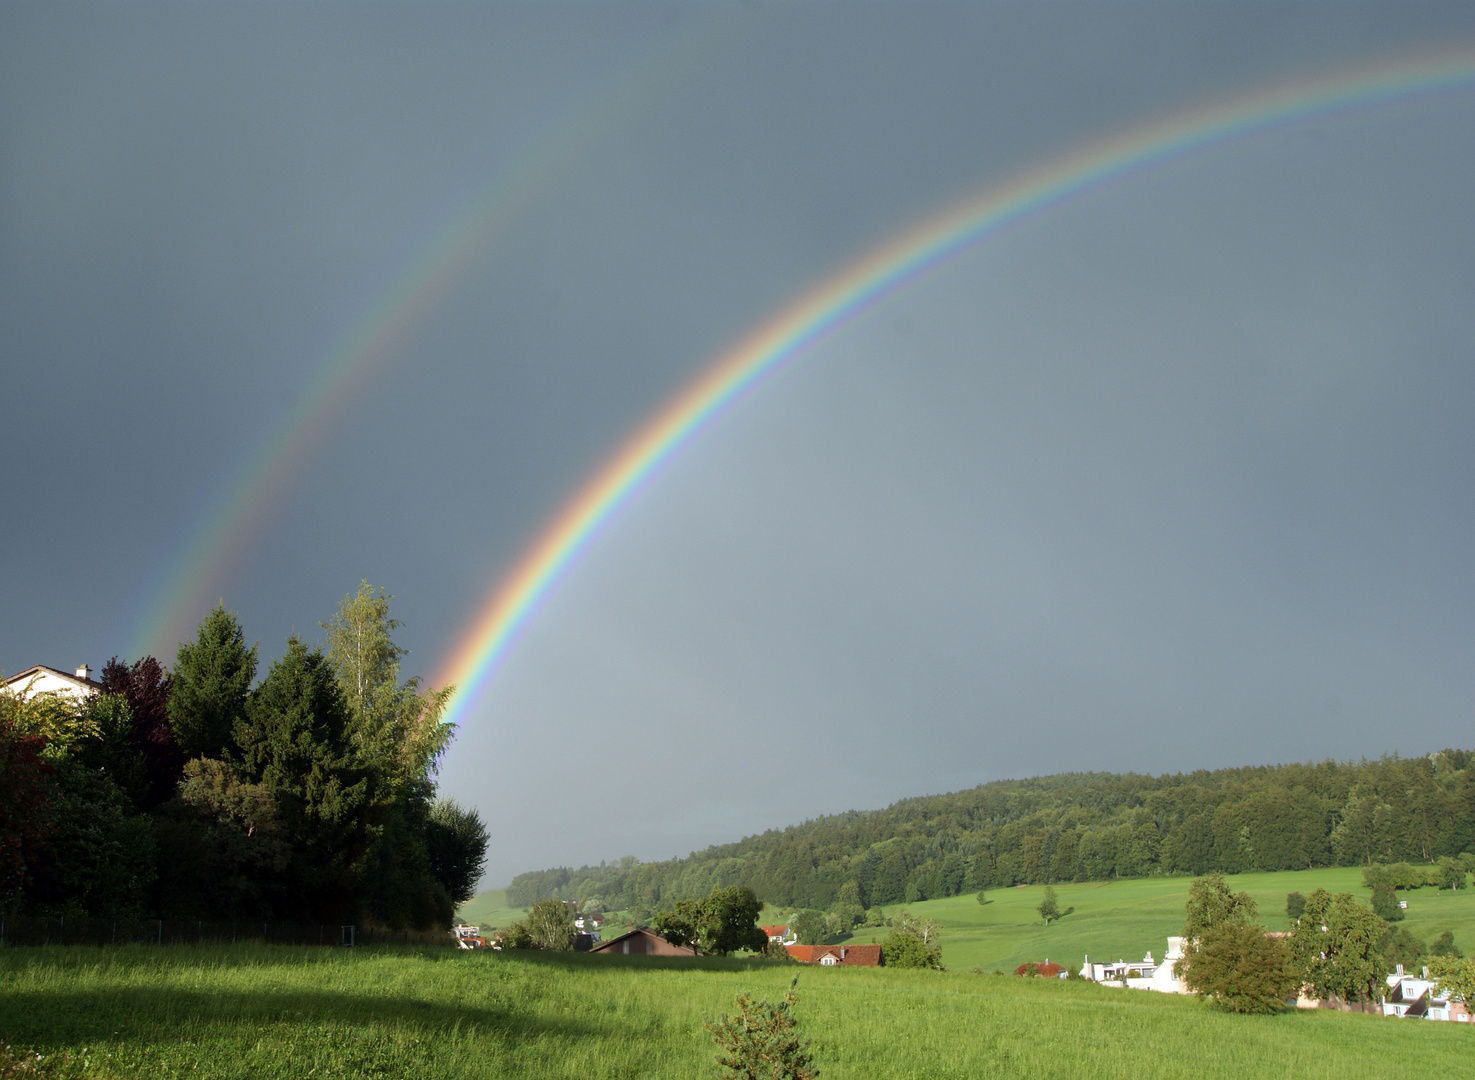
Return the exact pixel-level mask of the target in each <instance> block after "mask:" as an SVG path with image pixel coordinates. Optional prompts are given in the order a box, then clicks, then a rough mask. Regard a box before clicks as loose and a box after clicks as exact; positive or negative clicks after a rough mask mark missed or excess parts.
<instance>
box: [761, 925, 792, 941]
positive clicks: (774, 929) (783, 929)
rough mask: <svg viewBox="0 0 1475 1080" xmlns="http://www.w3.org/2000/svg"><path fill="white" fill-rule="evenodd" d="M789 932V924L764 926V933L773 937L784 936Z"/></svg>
mask: <svg viewBox="0 0 1475 1080" xmlns="http://www.w3.org/2000/svg"><path fill="white" fill-rule="evenodd" d="M788 932H789V928H788V927H787V926H765V927H764V928H763V933H764V934H765V935H767V936H768V937H771V938H775V937H783V936H784V935H785V934H787V933H788Z"/></svg>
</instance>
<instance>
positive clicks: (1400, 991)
mask: <svg viewBox="0 0 1475 1080" xmlns="http://www.w3.org/2000/svg"><path fill="white" fill-rule="evenodd" d="M1383 1015H1384V1016H1397V1017H1402V1018H1412V1019H1421V1020H1445V1021H1456V1022H1459V1023H1462V1024H1468V1023H1470V1009H1469V1006H1468V1005H1466V1004H1465V1002H1463V1001H1458V1000H1455V999H1453V998H1451V997H1450V995H1449V994H1448V993H1440V992H1439V986H1438V984H1437V983H1435V982H1434V981H1433V980H1432V979H1430V978H1429V969H1428V968H1425V969H1424V972H1423V974H1422V976H1416V975H1406V974H1404V971H1403V965H1402V964H1399V965H1398V970H1397V971H1395V972H1394V973H1393V974H1392V975H1389V976H1388V993H1387V996H1385V997H1384V998H1383Z"/></svg>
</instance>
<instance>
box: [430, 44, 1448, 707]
mask: <svg viewBox="0 0 1475 1080" xmlns="http://www.w3.org/2000/svg"><path fill="white" fill-rule="evenodd" d="M1472 84H1475V52H1472V51H1470V50H1464V51H1461V52H1459V53H1455V54H1445V55H1444V56H1442V57H1440V58H1437V59H1425V60H1420V61H1414V62H1405V63H1402V64H1398V65H1394V66H1391V67H1383V68H1376V69H1373V70H1363V71H1358V72H1355V73H1352V74H1346V75H1342V76H1339V77H1332V78H1323V79H1317V80H1314V81H1311V82H1305V83H1299V84H1296V85H1293V86H1290V87H1285V88H1281V89H1277V90H1271V91H1266V92H1261V93H1256V94H1252V95H1249V96H1245V97H1239V98H1235V99H1233V100H1231V101H1228V102H1226V103H1223V104H1219V105H1216V106H1212V107H1210V108H1206V109H1200V110H1195V111H1193V112H1190V113H1187V114H1185V115H1180V116H1177V117H1174V118H1172V119H1169V120H1167V121H1163V122H1159V123H1155V124H1151V125H1149V126H1147V127H1145V128H1140V129H1138V130H1136V131H1133V132H1129V133H1128V134H1126V135H1124V136H1122V137H1119V138H1114V139H1109V140H1106V141H1104V142H1101V143H1097V144H1095V145H1093V146H1090V147H1088V148H1086V149H1085V150H1083V151H1080V152H1078V153H1075V154H1071V155H1069V156H1067V157H1066V158H1064V159H1061V160H1058V161H1056V162H1054V163H1052V164H1049V165H1047V166H1045V167H1043V168H1040V169H1036V170H1033V171H1031V172H1029V173H1026V174H1025V175H1023V176H1021V177H1019V178H1017V179H1015V180H1014V181H1012V182H1010V183H1007V184H1004V185H1002V186H1000V187H998V188H995V189H991V190H989V191H986V192H984V193H983V194H982V195H980V196H977V197H975V198H972V199H969V200H967V201H965V202H964V203H962V204H960V205H958V206H955V207H954V208H952V209H951V210H949V211H947V212H945V213H943V214H941V215H939V216H937V217H934V218H932V219H930V220H929V221H926V222H924V223H923V224H922V225H920V226H919V227H917V228H914V229H912V230H910V231H908V232H906V233H904V234H902V235H900V236H899V237H897V238H896V239H894V240H892V241H891V242H889V243H887V244H884V245H882V246H881V247H879V248H877V249H875V250H873V251H872V252H871V253H869V254H868V255H866V256H865V257H863V258H862V259H861V260H859V261H858V262H856V263H854V264H852V265H851V266H849V267H847V268H846V269H844V270H842V271H840V272H839V273H838V274H836V275H834V276H833V277H831V278H829V279H828V280H826V281H824V282H822V283H821V284H820V285H819V286H818V287H816V288H815V289H813V290H812V291H810V292H809V293H807V294H806V295H804V296H803V297H802V298H800V299H799V300H798V301H797V302H795V303H793V304H792V305H790V306H789V307H787V308H785V309H784V310H782V311H780V312H779V313H778V314H777V315H776V316H775V317H773V318H772V319H770V320H769V321H767V322H766V323H764V324H763V325H762V326H760V327H759V328H758V329H757V330H755V331H754V332H753V333H751V334H750V335H748V336H747V337H746V338H744V339H743V340H742V341H740V342H738V344H737V345H736V346H734V347H733V348H731V349H730V350H728V351H727V352H726V353H725V354H724V355H722V356H721V357H719V358H718V359H717V361H716V362H715V363H713V364H712V365H711V366H710V367H708V368H707V370H706V371H705V372H704V373H703V374H702V375H700V376H699V377H698V378H697V379H696V380H695V381H694V382H692V383H691V384H690V385H688V386H687V387H686V388H685V389H684V390H682V391H681V392H680V393H679V394H678V395H677V396H676V397H675V398H673V399H672V400H670V401H669V402H667V403H666V404H665V405H664V406H663V407H662V408H661V409H660V410H659V411H658V412H657V413H656V414H655V415H654V416H653V417H652V418H651V419H650V420H648V421H647V422H646V423H645V424H644V425H643V426H642V427H641V428H640V429H639V430H637V431H636V433H635V434H634V435H633V436H632V437H631V438H630V439H629V441H627V442H626V443H625V444H624V445H623V446H622V447H620V448H619V450H618V451H617V452H616V453H615V454H614V456H613V457H611V458H609V459H608V460H607V461H606V462H605V463H604V464H603V465H602V466H601V467H600V468H599V469H598V470H597V472H596V473H595V474H594V476H593V477H592V478H591V479H590V480H589V481H588V482H587V483H586V484H585V486H584V487H583V489H582V490H580V491H579V492H578V494H577V495H576V496H575V497H574V498H573V499H572V500H571V501H570V502H569V503H568V504H566V505H565V507H564V508H563V509H562V510H561V511H560V512H559V513H558V514H557V516H556V517H555V518H554V519H553V521H552V522H551V523H550V524H549V525H548V526H547V527H546V529H545V530H544V531H543V533H542V535H541V536H540V537H539V538H538V540H537V541H536V542H535V543H534V544H533V545H532V547H531V548H530V549H529V550H528V552H527V553H526V554H525V555H524V556H523V557H522V559H521V560H520V561H519V562H518V564H517V565H516V566H515V567H514V569H513V571H512V573H511V574H509V575H508V576H507V577H506V578H505V579H504V580H503V582H502V583H501V584H500V585H499V586H498V588H497V589H496V590H495V592H494V593H493V594H492V596H491V598H490V600H489V602H488V603H487V604H485V605H484V607H483V608H482V609H481V611H480V612H479V613H478V615H477V616H476V618H475V619H474V620H473V621H472V623H471V625H470V627H469V629H468V631H467V632H466V633H465V634H464V635H463V636H462V638H461V643H460V644H459V645H458V646H457V647H456V648H455V649H454V650H453V652H452V654H451V655H450V657H449V658H448V660H447V661H446V663H445V664H444V665H443V666H442V669H441V671H440V673H439V676H438V678H437V679H436V680H435V681H436V682H437V683H438V684H440V685H446V684H451V683H454V684H456V687H457V689H456V693H455V696H454V698H453V701H452V704H451V707H450V710H449V711H448V719H451V720H458V719H460V718H462V717H463V716H464V715H465V713H466V711H467V710H468V709H469V708H470V707H471V705H472V703H474V702H475V701H476V700H477V699H478V697H479V696H480V694H481V692H482V690H483V689H484V688H485V686H486V684H487V682H488V680H489V679H490V677H491V674H492V672H493V671H494V670H495V668H496V666H497V663H498V661H499V660H500V659H501V658H502V657H503V656H504V655H505V654H506V651H507V649H508V647H509V646H510V645H511V643H512V642H513V640H514V639H515V638H516V635H517V632H518V631H519V630H520V629H521V628H522V627H523V626H524V625H525V624H526V622H527V620H528V618H529V617H530V616H531V614H532V612H533V611H534V610H535V609H536V607H537V605H538V603H539V601H540V600H542V599H543V598H544V597H545V596H546V595H547V594H548V591H549V589H551V588H552V586H553V585H554V583H555V582H556V581H557V579H558V577H559V575H560V574H561V573H562V572H563V571H564V570H565V569H566V568H567V567H568V566H569V565H570V563H571V562H572V561H573V560H574V559H575V558H576V556H577V555H578V553H579V552H580V550H581V549H583V548H584V547H585V546H586V545H587V544H588V543H589V542H590V540H591V539H592V538H593V537H594V536H595V535H596V534H597V532H598V530H599V528H600V526H601V525H603V524H604V523H605V522H607V521H608V520H609V518H610V516H611V515H612V514H614V513H615V512H616V511H617V510H618V509H619V507H620V506H621V505H622V504H623V503H624V502H625V501H626V500H628V499H629V497H630V496H631V494H632V493H633V492H634V491H635V490H636V489H637V488H638V487H639V486H640V484H641V482H642V481H643V480H645V479H646V478H647V477H649V476H650V475H651V473H652V472H653V471H654V470H656V469H657V468H658V467H659V466H660V464H661V463H662V462H663V461H664V460H666V459H667V458H669V457H670V456H671V455H672V454H673V453H675V452H676V451H677V450H678V449H679V448H680V447H681V446H682V445H684V444H685V443H686V442H687V441H688V440H689V439H691V437H692V436H693V435H694V434H696V432H697V431H698V430H699V429H700V428H701V427H702V426H703V425H704V424H706V423H707V422H708V421H710V420H711V419H712V418H713V417H714V416H715V415H716V414H717V413H719V412H720V411H721V410H722V409H723V408H724V407H725V406H726V405H728V404H729V403H731V402H733V401H735V400H736V399H738V398H739V397H740V396H741V395H742V394H743V392H744V391H745V390H747V389H748V388H750V387H752V386H753V385H754V384H755V383H756V382H758V381H759V380H760V379H762V378H763V377H764V376H765V375H767V374H769V373H771V372H772V371H774V370H775V369H776V368H778V367H780V366H782V365H783V364H784V363H786V362H788V361H790V360H792V359H794V358H795V357H797V356H799V355H801V354H803V353H804V351H805V350H806V349H807V348H809V347H810V346H812V345H813V344H814V343H815V342H817V341H818V340H819V339H821V338H823V337H824V336H825V335H827V334H828V333H830V332H831V331H832V330H834V329H835V328H836V327H838V326H840V325H842V324H844V323H846V322H848V321H849V320H851V319H852V318H854V317H855V316H856V315H857V314H858V313H859V312H861V311H863V310H864V309H866V308H868V307H870V306H871V305H873V304H875V303H876V302H877V301H879V300H881V299H883V298H884V297H886V296H888V295H890V294H892V293H894V292H895V291H896V290H898V289H900V288H902V287H903V286H904V285H906V284H907V283H908V282H910V281H912V280H914V279H915V278H916V277H917V276H918V275H920V274H923V273H925V272H926V271H927V270H929V269H930V268H932V267H935V266H937V265H938V264H939V263H942V262H944V261H946V260H947V259H949V258H950V257H952V256H953V255H955V254H956V253H958V252H959V251H961V250H962V249H964V248H967V247H970V246H972V245H974V244H977V243H979V242H980V241H981V240H983V239H985V238H986V237H989V236H992V235H996V234H997V233H998V232H999V231H1000V230H1002V229H1004V228H1007V227H1009V226H1011V225H1015V224H1018V223H1019V222H1021V221H1023V220H1025V219H1027V218H1030V217H1033V216H1037V215H1039V214H1041V213H1045V212H1047V211H1049V210H1050V209H1052V208H1054V207H1058V206H1059V205H1061V204H1062V203H1064V202H1066V201H1068V200H1073V199H1076V198H1079V197H1081V196H1083V195H1085V194H1087V193H1089V192H1091V191H1094V190H1097V189H1099V188H1101V187H1103V186H1105V185H1108V184H1112V183H1117V182H1121V181H1122V180H1124V179H1127V178H1128V177H1130V176H1132V175H1135V174H1139V173H1141V172H1144V171H1146V170H1148V169H1152V168H1158V167H1161V166H1163V165H1164V164H1166V163H1168V162H1170V161H1172V160H1175V159H1179V158H1181V157H1183V156H1185V155H1188V154H1192V153H1194V152H1196V151H1202V150H1205V149H1208V148H1210V147H1213V146H1218V145H1222V144H1224V143H1228V142H1232V141H1234V140H1235V139H1239V138H1244V137H1248V136H1252V135H1256V134H1260V133H1263V132H1266V131H1269V130H1273V129H1275V128H1277V127H1281V126H1284V125H1287V124H1291V123H1296V122H1300V121H1306V120H1311V119H1321V118H1325V117H1327V116H1330V115H1335V114H1337V113H1341V112H1352V111H1356V110H1361V109H1365V108H1368V107H1372V106H1378V105H1386V104H1391V103H1395V102H1398V101H1401V100H1407V99H1416V98H1420V97H1424V96H1427V95H1432V94H1437V93H1440V92H1444V91H1465V90H1468V89H1470V87H1471V86H1472Z"/></svg>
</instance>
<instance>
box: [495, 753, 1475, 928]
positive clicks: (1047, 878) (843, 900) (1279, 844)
mask: <svg viewBox="0 0 1475 1080" xmlns="http://www.w3.org/2000/svg"><path fill="white" fill-rule="evenodd" d="M1472 760H1475V758H1472V752H1471V751H1467V750H1444V751H1441V752H1439V753H1435V754H1430V755H1428V756H1426V757H1418V758H1401V757H1398V756H1387V757H1383V758H1379V759H1377V760H1374V761H1367V760H1364V761H1356V762H1337V761H1324V762H1320V763H1314V764H1291V765H1275V766H1255V767H1243V768H1231V769H1218V770H1212V771H1210V770H1199V771H1196V772H1191V773H1175V774H1171V775H1162V776H1145V775H1139V774H1136V773H1127V774H1110V773H1065V774H1060V775H1055V776H1045V777H1037V778H1034V779H1029V780H1005V781H997V782H994V783H989V784H983V785H980V786H979V787H976V788H973V789H971V790H967V791H961V792H954V793H952V794H947V795H933V796H925V797H921V798H913V799H906V800H903V801H901V802H898V803H895V804H893V805H892V806H890V807H887V808H886V809H884V810H875V811H850V812H848V813H844V814H835V815H831V816H827V817H821V818H818V819H815V820H812V821H807V822H805V823H804V824H802V825H796V826H792V827H790V828H787V829H782V830H770V831H768V832H765V833H763V834H761V835H757V836H750V837H747V838H746V839H743V840H740V841H738V842H737V843H732V844H722V845H717V846H713V847H710V848H707V849H705V850H704V851H700V852H693V853H692V854H691V855H689V856H688V857H686V858H683V859H671V860H668V861H664V862H650V863H641V862H639V861H638V860H636V859H634V858H632V857H626V858H624V859H621V860H620V861H618V862H615V863H601V864H600V865H599V866H584V867H580V868H578V869H571V868H568V867H559V868H555V869H549V870H539V871H533V872H530V873H524V874H519V875H518V876H517V877H515V878H514V879H513V881H512V884H511V887H510V888H509V889H508V893H507V895H508V902H509V903H511V904H514V905H517V906H524V905H526V904H529V903H531V902H532V901H533V900H535V899H537V898H539V897H543V896H566V897H580V898H584V897H593V898H596V899H597V900H598V901H599V903H600V904H602V905H603V907H605V908H606V909H630V910H633V911H636V912H651V911H655V910H658V909H659V908H661V907H663V906H669V905H670V904H671V903H674V902H676V901H678V900H681V899H686V898H692V897H699V896H704V895H706V894H707V893H708V892H710V891H711V890H712V889H713V888H717V887H723V886H728V885H743V886H746V887H748V888H751V889H753V890H754V891H755V892H756V893H757V894H758V895H760V896H762V897H764V898H765V899H767V900H768V901H769V902H770V903H775V904H779V905H782V906H794V907H810V908H821V909H826V910H831V911H844V912H847V913H850V914H851V915H852V916H853V915H854V914H855V913H856V912H864V911H865V910H867V909H869V908H872V907H875V906H877V905H882V904H895V903H912V902H915V901H918V900H927V899H933V898H937V897H944V896H955V895H959V894H961V893H971V892H976V891H978V890H981V889H988V888H1007V887H1010V886H1013V885H1020V884H1038V883H1046V884H1048V883H1055V882H1065V881H1101V880H1108V879H1112V878H1135V877H1146V876H1151V875H1159V874H1185V875H1188V874H1192V875H1202V874H1206V873H1225V874H1234V873H1242V872H1245V871H1251V870H1302V869H1307V868H1311V867H1324V866H1350V865H1371V864H1373V863H1392V862H1397V861H1400V860H1408V861H1414V862H1421V863H1428V862H1432V861H1434V860H1435V859H1436V858H1438V857H1440V856H1446V857H1454V856H1458V855H1460V854H1462V853H1464V852H1467V851H1475V770H1472V769H1471V767H1470V766H1471V763H1472Z"/></svg>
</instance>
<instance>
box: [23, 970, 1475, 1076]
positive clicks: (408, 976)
mask: <svg viewBox="0 0 1475 1080" xmlns="http://www.w3.org/2000/svg"><path fill="white" fill-rule="evenodd" d="M796 972H797V973H798V974H799V992H800V997H801V1000H800V1003H799V1006H798V1008H797V1010H796V1016H797V1018H798V1020H799V1022H800V1024H801V1025H802V1027H803V1028H804V1030H805V1033H806V1034H807V1035H808V1036H809V1037H810V1038H811V1039H812V1042H813V1048H814V1051H815V1055H816V1061H817V1064H818V1065H819V1066H820V1068H821V1070H822V1072H823V1075H824V1077H825V1078H826V1080H847V1078H865V1080H903V1078H906V1080H911V1078H928V1080H939V1078H951V1077H957V1078H963V1077H968V1078H980V1077H982V1078H988V1077H1000V1078H1003V1077H1010V1078H1015V1077H1032V1078H1053V1077H1059V1078H1061V1080H1065V1078H1069V1080H1080V1078H1082V1077H1086V1078H1110V1077H1124V1078H1125V1077H1135V1078H1148V1080H1156V1078H1175V1080H1176V1078H1184V1080H1187V1078H1199V1077H1205V1076H1213V1077H1216V1078H1226V1080H1233V1078H1240V1077H1243V1078H1246V1080H1248V1078H1254V1080H1264V1078H1267V1077H1294V1078H1298V1080H1300V1078H1327V1080H1344V1078H1345V1077H1347V1076H1352V1075H1359V1076H1361V1075H1377V1074H1381V1073H1387V1074H1395V1075H1436V1076H1458V1075H1462V1074H1463V1070H1464V1069H1465V1068H1468V1063H1469V1059H1470V1052H1471V1049H1472V1047H1475V1043H1472V1042H1471V1038H1472V1032H1471V1031H1470V1030H1469V1029H1468V1028H1466V1027H1465V1026H1464V1025H1454V1024H1431V1023H1428V1022H1426V1021H1397V1020H1384V1019H1382V1018H1380V1017H1372V1016H1361V1015H1350V1014H1340V1013H1332V1012H1310V1013H1296V1012H1290V1013H1286V1014H1282V1015H1279V1016H1272V1017H1235V1016H1228V1015H1225V1014H1222V1013H1217V1012H1214V1011H1212V1010H1210V1009H1207V1008H1204V1007H1203V1006H1202V1005H1200V1004H1199V1003H1198V1002H1196V1001H1194V1000H1192V999H1189V998H1179V997H1175V996H1169V995H1160V994H1150V993H1147V992H1137V991H1127V990H1114V989H1108V988H1105V987H1098V986H1094V985H1091V984H1087V983H1067V982H1062V981H1060V980H1025V979H1017V978H1015V977H1013V976H1002V977H1001V976H991V975H972V974H968V973H967V972H960V971H952V972H945V973H943V972H919V971H893V970H886V969H884V968H882V969H839V968H832V969H824V968H812V967H802V968H801V967H799V966H797V965H784V964H763V963H761V962H757V961H741V960H712V959H702V960H677V959H657V958H646V957H596V956H588V955H572V954H563V955H556V956H554V955H537V954H530V955H509V956H503V955H500V954H496V953H489V952H480V953H469V952H461V951H457V950H450V949H438V950H418V951H417V950H413V949H395V948H382V949H357V950H344V949H333V948H322V949H311V950H308V949H292V948H285V947H273V946H252V947H244V946H243V947H235V948H227V947H219V948H208V947H203V948H190V947H186V946H172V947H171V946H166V947H164V948H158V947H153V948H150V947H146V946H124V947H118V948H107V949H96V948H67V949H60V948H41V949H7V950H3V951H0V1033H3V1036H4V1039H5V1041H7V1042H9V1043H10V1044H11V1045H12V1046H14V1047H24V1048H31V1049H35V1050H38V1051H40V1052H41V1053H42V1054H43V1056H44V1060H43V1062H42V1067H43V1072H42V1075H51V1076H68V1077H69V1076H87V1077H151V1078H152V1077H165V1078H167V1077H185V1076H189V1077H230V1078H236V1077H240V1078H246V1077H282V1078H287V1077H292V1078H297V1077H308V1076H311V1077H327V1078H335V1077H342V1078H353V1080H369V1078H376V1077H406V1076H425V1077H529V1078H534V1077H536V1078H540V1080H543V1078H560V1077H568V1078H579V1080H591V1078H593V1080H599V1078H629V1080H636V1078H642V1080H660V1078H667V1077H669V1078H673V1080H674V1078H681V1080H691V1078H695V1077H704V1076H705V1077H715V1076H716V1075H717V1071H716V1069H715V1067H714V1066H713V1064H712V1047H711V1043H710V1041H709V1037H708V1036H707V1035H706V1033H705V1032H704V1031H703V1030H702V1022H703V1019H704V1018H715V1016H716V1015H717V1014H718V1013H721V1012H723V1011H724V1010H728V1009H730V1008H731V1007H732V1002H733V997H734V995H735V994H736V993H737V992H738V991H740V990H753V991H756V992H758V993H760V994H766V995H769V996H771V997H777V996H778V995H780V994H781V993H782V991H783V989H784V987H785V986H786V985H787V983H788V980H789V979H790V978H791V977H792V976H793V975H794V974H795V973H796Z"/></svg>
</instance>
